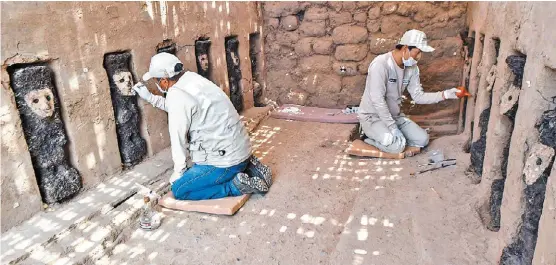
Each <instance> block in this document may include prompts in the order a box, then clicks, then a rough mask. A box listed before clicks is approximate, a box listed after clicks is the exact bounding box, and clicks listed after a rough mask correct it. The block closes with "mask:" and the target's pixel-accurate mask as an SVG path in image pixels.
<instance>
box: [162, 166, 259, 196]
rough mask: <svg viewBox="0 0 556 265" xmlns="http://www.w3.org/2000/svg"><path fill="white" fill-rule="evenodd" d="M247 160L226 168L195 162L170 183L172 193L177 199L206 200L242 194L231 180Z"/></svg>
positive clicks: (241, 169) (242, 168)
mask: <svg viewBox="0 0 556 265" xmlns="http://www.w3.org/2000/svg"><path fill="white" fill-rule="evenodd" d="M248 162H249V161H248V160H246V161H244V162H241V163H240V164H238V165H235V166H231V167H227V168H219V167H215V166H208V165H197V164H195V165H193V166H192V167H191V168H190V169H188V170H187V171H185V172H184V173H183V176H181V178H179V179H177V180H176V181H175V182H174V183H173V184H172V193H174V197H175V198H176V199H178V200H206V199H218V198H223V197H228V196H239V195H242V193H241V192H240V191H239V189H238V188H237V187H236V186H235V185H234V184H233V183H232V180H233V179H234V177H235V176H236V175H237V173H240V172H243V171H244V170H245V168H246V167H247V164H248Z"/></svg>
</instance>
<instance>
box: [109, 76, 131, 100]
mask: <svg viewBox="0 0 556 265" xmlns="http://www.w3.org/2000/svg"><path fill="white" fill-rule="evenodd" d="M112 78H113V80H114V83H116V86H117V87H118V90H119V91H120V94H122V95H123V96H134V95H135V91H134V90H133V89H132V87H133V82H132V81H133V79H132V78H131V73H130V72H119V73H116V74H114V75H113V76H112Z"/></svg>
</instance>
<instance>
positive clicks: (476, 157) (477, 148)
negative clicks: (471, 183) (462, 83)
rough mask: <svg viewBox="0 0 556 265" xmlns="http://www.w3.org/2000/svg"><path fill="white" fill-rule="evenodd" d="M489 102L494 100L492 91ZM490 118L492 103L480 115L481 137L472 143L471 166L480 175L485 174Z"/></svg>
mask: <svg viewBox="0 0 556 265" xmlns="http://www.w3.org/2000/svg"><path fill="white" fill-rule="evenodd" d="M489 98H490V99H489V102H492V91H491V92H489ZM489 119H490V105H489V107H488V108H486V109H485V110H483V112H481V115H480V116H479V129H480V130H481V131H480V136H479V139H478V140H477V141H475V142H473V143H472V144H471V150H470V152H471V167H472V168H473V170H474V171H475V173H477V174H478V175H479V176H482V175H483V161H484V159H485V149H486V135H487V129H488V121H489Z"/></svg>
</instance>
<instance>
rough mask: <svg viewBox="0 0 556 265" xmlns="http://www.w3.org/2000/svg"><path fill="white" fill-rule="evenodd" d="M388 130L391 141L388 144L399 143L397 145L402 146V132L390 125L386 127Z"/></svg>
mask: <svg viewBox="0 0 556 265" xmlns="http://www.w3.org/2000/svg"><path fill="white" fill-rule="evenodd" d="M388 129H390V134H391V135H392V140H391V142H390V144H392V143H394V142H399V143H403V145H405V141H406V140H405V136H404V135H403V133H402V131H400V129H399V128H398V126H397V125H396V124H392V125H390V127H388Z"/></svg>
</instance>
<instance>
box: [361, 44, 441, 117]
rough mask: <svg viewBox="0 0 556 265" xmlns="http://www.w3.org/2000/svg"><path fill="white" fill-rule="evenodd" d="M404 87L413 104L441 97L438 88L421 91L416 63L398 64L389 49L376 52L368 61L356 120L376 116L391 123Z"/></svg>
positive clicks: (398, 111) (397, 112)
mask: <svg viewBox="0 0 556 265" xmlns="http://www.w3.org/2000/svg"><path fill="white" fill-rule="evenodd" d="M406 89H407V90H408V92H409V94H410V95H411V98H412V99H413V100H414V101H415V103H417V104H434V103H438V102H440V101H442V100H443V98H442V92H435V93H425V92H424V91H423V87H422V86H421V80H420V78H419V67H418V66H417V65H415V66H411V67H406V68H405V69H402V68H400V67H399V66H398V65H397V64H396V61H395V60H394V57H393V56H392V52H389V53H385V54H382V55H379V56H377V57H376V58H375V59H374V60H373V61H372V62H371V64H370V65H369V71H368V75H367V83H366V86H365V92H363V97H362V98H361V104H360V105H359V120H361V121H364V120H368V119H369V118H371V119H377V118H379V119H380V120H382V121H383V122H385V123H386V125H387V126H391V125H393V124H395V120H394V118H397V117H399V116H400V114H401V110H400V104H401V102H402V95H403V92H404V91H405V90H406Z"/></svg>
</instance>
